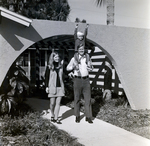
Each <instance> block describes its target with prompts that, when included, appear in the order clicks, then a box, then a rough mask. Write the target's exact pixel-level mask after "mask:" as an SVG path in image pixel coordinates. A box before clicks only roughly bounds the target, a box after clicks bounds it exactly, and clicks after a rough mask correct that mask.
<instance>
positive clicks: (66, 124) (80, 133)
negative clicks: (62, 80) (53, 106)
mask: <svg viewBox="0 0 150 146" xmlns="http://www.w3.org/2000/svg"><path fill="white" fill-rule="evenodd" d="M27 103H28V104H29V105H31V106H32V107H33V108H34V109H35V110H38V111H40V112H42V111H43V110H47V109H49V100H43V99H35V98H29V99H27ZM60 116H61V117H62V119H61V122H62V124H55V125H56V126H57V127H58V128H59V129H62V130H64V131H66V132H68V133H69V134H70V135H71V136H74V137H76V138H77V139H78V142H79V143H81V144H83V145H85V146H150V140H149V139H146V138H144V137H141V136H138V135H136V134H133V133H131V132H128V131H126V130H124V129H122V128H119V127H116V126H114V125H112V124H109V123H107V122H104V121H102V120H99V119H94V121H93V124H89V123H88V122H85V117H84V114H83V113H81V118H82V119H81V122H80V123H76V122H75V116H74V111H73V109H71V108H68V107H66V106H61V109H60ZM42 117H43V118H47V119H50V114H49V113H48V114H47V115H43V116H42Z"/></svg>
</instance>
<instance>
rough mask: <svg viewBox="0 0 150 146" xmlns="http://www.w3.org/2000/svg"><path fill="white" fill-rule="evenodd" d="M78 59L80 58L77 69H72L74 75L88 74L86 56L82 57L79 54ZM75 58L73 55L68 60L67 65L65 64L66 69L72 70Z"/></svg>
mask: <svg viewBox="0 0 150 146" xmlns="http://www.w3.org/2000/svg"><path fill="white" fill-rule="evenodd" d="M79 60H80V64H79V71H77V70H74V75H76V76H82V77H85V76H88V75H89V72H88V70H87V64H86V57H85V55H84V56H83V57H82V56H81V55H79ZM75 64H76V63H75V59H74V57H73V58H72V59H71V61H70V62H69V64H68V66H67V70H73V69H74V66H75Z"/></svg>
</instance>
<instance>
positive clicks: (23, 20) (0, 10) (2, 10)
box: [0, 7, 33, 27]
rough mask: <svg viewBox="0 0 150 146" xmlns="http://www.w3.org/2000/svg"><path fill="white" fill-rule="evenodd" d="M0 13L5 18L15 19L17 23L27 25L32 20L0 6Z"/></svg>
mask: <svg viewBox="0 0 150 146" xmlns="http://www.w3.org/2000/svg"><path fill="white" fill-rule="evenodd" d="M0 15H1V16H3V17H5V18H8V19H10V20H12V21H15V22H17V23H20V24H22V25H25V26H27V27H29V26H30V24H31V22H32V21H33V20H32V19H29V18H27V17H25V16H22V15H20V14H17V13H15V12H12V11H10V10H7V9H5V8H3V7H0Z"/></svg>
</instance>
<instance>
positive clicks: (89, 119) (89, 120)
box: [85, 117, 93, 124]
mask: <svg viewBox="0 0 150 146" xmlns="http://www.w3.org/2000/svg"><path fill="white" fill-rule="evenodd" d="M85 121H87V122H89V123H90V124H92V123H93V121H92V120H91V118H87V117H86V118H85Z"/></svg>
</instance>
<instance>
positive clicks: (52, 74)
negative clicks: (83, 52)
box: [45, 52, 65, 124]
mask: <svg viewBox="0 0 150 146" xmlns="http://www.w3.org/2000/svg"><path fill="white" fill-rule="evenodd" d="M47 68H48V70H47V71H46V74H45V81H46V83H45V85H46V93H48V97H49V98H50V110H51V121H52V122H56V123H57V124H62V123H61V122H60V120H59V119H58V114H59V110H60V102H61V99H62V97H63V96H64V91H65V90H64V82H63V60H62V61H61V60H60V56H59V54H58V53H57V52H52V53H51V55H50V59H49V65H48V67H47Z"/></svg>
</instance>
